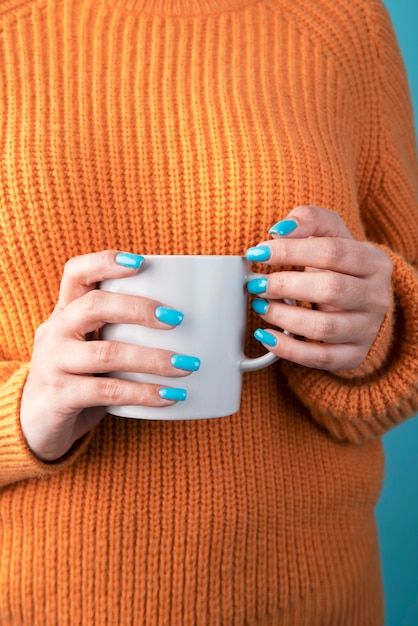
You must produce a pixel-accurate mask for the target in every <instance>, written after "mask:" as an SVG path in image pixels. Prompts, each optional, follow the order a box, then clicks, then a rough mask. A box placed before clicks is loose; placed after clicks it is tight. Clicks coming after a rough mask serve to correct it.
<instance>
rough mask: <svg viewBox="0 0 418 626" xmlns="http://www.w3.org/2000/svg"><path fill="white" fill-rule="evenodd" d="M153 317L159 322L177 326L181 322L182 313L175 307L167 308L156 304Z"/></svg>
mask: <svg viewBox="0 0 418 626" xmlns="http://www.w3.org/2000/svg"><path fill="white" fill-rule="evenodd" d="M154 314H155V317H156V318H157V320H159V321H160V322H163V323H164V324H168V325H169V326H178V325H179V324H181V323H182V321H183V318H184V315H183V313H182V312H181V311H176V310H175V309H169V308H167V307H165V306H157V308H156V309H155V311H154Z"/></svg>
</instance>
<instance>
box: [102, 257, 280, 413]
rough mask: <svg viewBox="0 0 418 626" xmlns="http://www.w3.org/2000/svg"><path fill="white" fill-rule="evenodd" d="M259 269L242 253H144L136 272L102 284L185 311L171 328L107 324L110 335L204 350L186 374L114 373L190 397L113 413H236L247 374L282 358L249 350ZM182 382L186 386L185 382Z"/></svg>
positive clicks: (178, 350) (181, 350) (180, 350)
mask: <svg viewBox="0 0 418 626" xmlns="http://www.w3.org/2000/svg"><path fill="white" fill-rule="evenodd" d="M259 276H260V275H259V274H253V273H252V272H251V271H250V264H249V263H248V261H247V260H246V259H245V258H243V257H240V256H171V255H168V256H163V255H152V256H145V261H144V262H143V264H142V265H141V268H140V270H139V272H138V273H137V274H135V275H134V276H131V277H128V278H118V279H109V280H105V281H103V282H102V283H101V285H100V289H103V290H105V291H111V292H116V293H124V294H130V295H138V296H144V297H147V298H152V299H154V300H158V301H160V302H163V303H164V304H165V305H167V306H169V307H172V308H174V309H177V310H178V311H181V312H182V313H183V314H184V319H183V321H182V323H181V324H180V325H179V326H177V327H175V328H173V329H170V330H159V329H153V328H148V327H145V326H139V325H138V326H136V325H132V324H107V325H106V326H104V328H103V329H102V332H101V337H102V338H103V339H106V340H116V341H122V342H125V343H131V344H135V345H140V346H145V347H154V348H163V349H165V350H170V351H172V352H173V354H185V355H193V356H197V357H198V358H199V359H200V361H201V365H200V369H199V370H198V371H197V372H193V373H192V374H191V375H189V376H187V377H185V378H170V377H163V376H156V375H153V374H139V373H127V372H111V373H110V374H109V375H111V376H112V377H118V378H124V379H127V380H133V381H137V382H149V383H156V384H161V385H162V386H164V387H176V386H180V387H182V388H185V389H186V390H187V398H186V400H184V401H182V402H177V403H176V404H173V405H170V406H166V407H145V406H110V407H108V411H109V413H112V414H114V415H119V416H122V417H132V418H139V419H149V420H188V419H203V418H211V417H222V416H226V415H231V414H232V413H235V412H236V411H238V409H239V406H240V400H241V387H242V373H243V372H246V371H251V370H257V369H261V368H263V367H266V366H267V365H270V364H271V363H273V362H274V361H276V360H277V357H276V356H275V355H274V354H272V353H271V352H267V353H266V354H265V355H263V356H260V357H257V358H253V359H252V358H247V357H246V356H245V354H244V340H245V331H246V322H247V291H246V288H245V287H246V283H247V282H248V281H249V280H250V279H252V278H254V277H259ZM178 381H181V384H178Z"/></svg>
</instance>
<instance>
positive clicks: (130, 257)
mask: <svg viewBox="0 0 418 626" xmlns="http://www.w3.org/2000/svg"><path fill="white" fill-rule="evenodd" d="M115 261H116V263H117V264H118V265H123V267H129V268H131V269H138V267H139V266H140V265H141V263H143V261H144V257H143V256H141V255H140V254H132V253H131V252H119V254H117V255H116V257H115Z"/></svg>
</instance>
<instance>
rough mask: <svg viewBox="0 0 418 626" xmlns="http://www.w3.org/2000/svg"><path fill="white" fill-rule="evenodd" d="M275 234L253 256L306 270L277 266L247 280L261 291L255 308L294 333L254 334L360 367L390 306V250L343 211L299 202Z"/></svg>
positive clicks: (302, 354) (293, 351)
mask: <svg viewBox="0 0 418 626" xmlns="http://www.w3.org/2000/svg"><path fill="white" fill-rule="evenodd" d="M270 234H271V235H272V237H273V240H270V241H265V242H262V243H260V244H259V245H258V246H256V247H254V248H250V249H249V250H248V251H247V259H248V260H249V261H257V262H262V263H266V264H268V265H273V266H297V267H304V268H305V271H304V272H301V271H279V272H274V273H272V274H269V275H266V278H265V279H264V278H258V279H254V280H252V281H250V282H249V284H248V290H249V291H250V293H252V294H254V295H256V296H257V298H256V299H255V300H254V301H253V309H254V310H255V311H256V312H257V313H260V314H261V316H262V318H263V320H265V321H266V322H268V323H269V324H271V325H273V326H275V327H278V329H283V330H287V331H289V333H291V335H287V334H284V333H283V332H281V331H280V330H272V329H270V328H269V329H268V330H262V329H258V330H257V331H256V332H255V337H256V338H257V339H258V340H259V341H261V343H263V344H264V345H265V347H266V348H268V349H269V350H270V351H271V352H273V353H274V354H276V355H277V356H279V357H281V358H283V359H287V360H289V361H293V362H294V363H298V364H300V365H304V366H306V367H312V368H317V369H325V370H347V369H354V368H356V367H359V366H360V365H361V364H362V363H363V362H364V360H365V358H366V356H367V355H368V353H369V350H370V348H371V346H372V345H373V342H374V341H375V339H376V337H377V334H378V332H379V329H380V327H381V325H382V322H383V320H384V317H385V315H386V313H387V312H388V310H389V308H390V306H391V295H390V292H391V289H390V285H391V275H392V269H393V267H392V262H391V260H390V258H389V256H388V255H387V254H386V253H385V252H384V251H383V250H381V249H380V248H378V247H377V246H374V245H373V244H371V243H367V242H361V241H356V240H355V239H354V238H353V236H352V235H351V233H350V232H349V230H348V228H347V226H346V225H345V224H344V222H343V220H342V219H341V217H340V216H339V215H338V214H337V213H335V212H334V211H329V210H326V209H322V208H320V207H316V206H300V207H297V208H295V209H293V210H292V211H291V212H290V213H289V215H288V217H287V218H286V219H285V220H283V221H281V222H278V223H277V224H276V225H275V226H273V227H272V229H271V230H270ZM285 298H287V299H294V300H298V301H301V302H310V303H312V304H313V307H312V310H311V309H309V308H304V307H292V306H289V305H287V304H285V303H284V302H283V300H284V299H285ZM292 335H294V336H292ZM304 338H305V339H308V340H311V341H305V340H304Z"/></svg>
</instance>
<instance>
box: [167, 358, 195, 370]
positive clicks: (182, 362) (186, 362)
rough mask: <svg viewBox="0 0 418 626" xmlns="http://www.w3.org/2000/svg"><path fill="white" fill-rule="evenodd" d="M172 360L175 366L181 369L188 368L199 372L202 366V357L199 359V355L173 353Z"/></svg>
mask: <svg viewBox="0 0 418 626" xmlns="http://www.w3.org/2000/svg"><path fill="white" fill-rule="evenodd" d="M170 361H171V365H172V366H173V367H176V368H177V369H179V370H186V371H187V372H197V370H198V369H199V367H200V359H198V358H197V356H186V355H185V354H173V356H172V357H171V359H170Z"/></svg>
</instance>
